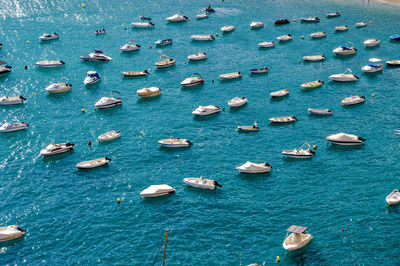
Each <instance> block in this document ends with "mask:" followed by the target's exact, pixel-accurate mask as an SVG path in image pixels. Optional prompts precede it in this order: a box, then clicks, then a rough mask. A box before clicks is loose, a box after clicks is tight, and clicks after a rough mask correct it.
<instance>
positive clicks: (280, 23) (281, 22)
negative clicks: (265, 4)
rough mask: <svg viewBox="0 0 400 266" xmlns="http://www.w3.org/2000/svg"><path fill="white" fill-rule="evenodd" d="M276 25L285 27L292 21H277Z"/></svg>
mask: <svg viewBox="0 0 400 266" xmlns="http://www.w3.org/2000/svg"><path fill="white" fill-rule="evenodd" d="M274 23H275V25H283V24H289V23H290V21H289V20H287V19H281V20H275V21H274Z"/></svg>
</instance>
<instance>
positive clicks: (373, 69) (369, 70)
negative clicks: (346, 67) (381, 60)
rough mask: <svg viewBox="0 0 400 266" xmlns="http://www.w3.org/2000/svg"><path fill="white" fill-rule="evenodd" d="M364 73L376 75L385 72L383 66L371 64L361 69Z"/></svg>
mask: <svg viewBox="0 0 400 266" xmlns="http://www.w3.org/2000/svg"><path fill="white" fill-rule="evenodd" d="M361 70H362V71H363V72H364V73H374V72H378V71H382V70H383V64H369V65H365V66H363V67H362V68H361Z"/></svg>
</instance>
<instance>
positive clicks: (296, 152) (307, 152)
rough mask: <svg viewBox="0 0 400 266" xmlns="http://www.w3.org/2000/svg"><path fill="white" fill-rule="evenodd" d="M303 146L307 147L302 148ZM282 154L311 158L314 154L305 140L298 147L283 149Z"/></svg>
mask: <svg viewBox="0 0 400 266" xmlns="http://www.w3.org/2000/svg"><path fill="white" fill-rule="evenodd" d="M303 147H307V149H304V148H303ZM282 155H283V156H286V157H291V158H299V159H311V158H312V156H313V155H315V152H314V151H312V150H311V146H310V144H308V143H307V142H305V143H304V144H303V145H301V147H300V148H298V149H293V150H284V151H283V152H282Z"/></svg>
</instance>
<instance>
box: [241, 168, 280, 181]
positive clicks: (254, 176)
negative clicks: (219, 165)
mask: <svg viewBox="0 0 400 266" xmlns="http://www.w3.org/2000/svg"><path fill="white" fill-rule="evenodd" d="M271 171H272V169H271ZM236 176H237V177H239V178H242V179H246V180H254V179H258V178H267V177H270V176H271V172H268V173H259V174H246V173H237V174H236Z"/></svg>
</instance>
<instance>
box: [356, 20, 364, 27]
mask: <svg viewBox="0 0 400 266" xmlns="http://www.w3.org/2000/svg"><path fill="white" fill-rule="evenodd" d="M365 26H367V22H365V21H362V22H357V23H356V27H357V28H361V27H365Z"/></svg>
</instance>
